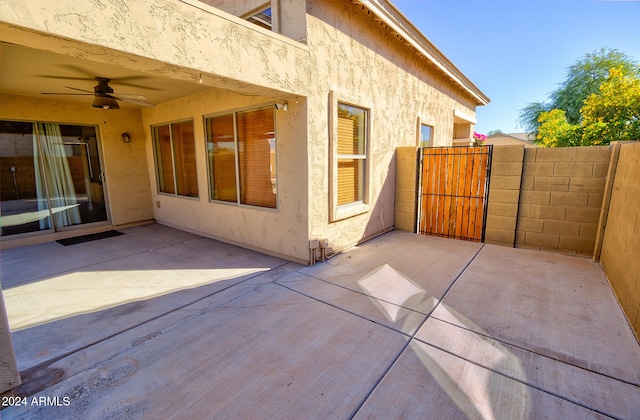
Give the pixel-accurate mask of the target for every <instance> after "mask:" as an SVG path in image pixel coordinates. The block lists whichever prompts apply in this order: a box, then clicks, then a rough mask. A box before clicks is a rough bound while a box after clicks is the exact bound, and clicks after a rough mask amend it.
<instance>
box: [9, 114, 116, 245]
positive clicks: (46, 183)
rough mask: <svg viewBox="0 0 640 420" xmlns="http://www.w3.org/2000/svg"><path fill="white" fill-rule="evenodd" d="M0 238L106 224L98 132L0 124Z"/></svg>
mask: <svg viewBox="0 0 640 420" xmlns="http://www.w3.org/2000/svg"><path fill="white" fill-rule="evenodd" d="M0 186H1V190H0V233H1V235H2V236H7V235H16V234H24V233H31V232H40V231H54V230H61V229H64V228H66V227H70V226H76V225H82V224H86V223H95V222H104V221H106V220H107V210H106V205H105V200H104V191H103V186H102V175H101V171H100V156H99V152H98V142H97V135H96V129H95V127H92V126H79V125H69V124H56V123H32V122H20V121H0Z"/></svg>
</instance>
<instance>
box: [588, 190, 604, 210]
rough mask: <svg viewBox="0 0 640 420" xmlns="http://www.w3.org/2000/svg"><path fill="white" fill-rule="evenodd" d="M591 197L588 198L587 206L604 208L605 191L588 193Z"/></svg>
mask: <svg viewBox="0 0 640 420" xmlns="http://www.w3.org/2000/svg"><path fill="white" fill-rule="evenodd" d="M588 195H589V198H588V199H587V207H593V208H598V209H600V208H602V199H603V198H604V194H603V193H594V192H591V193H589V194H588Z"/></svg>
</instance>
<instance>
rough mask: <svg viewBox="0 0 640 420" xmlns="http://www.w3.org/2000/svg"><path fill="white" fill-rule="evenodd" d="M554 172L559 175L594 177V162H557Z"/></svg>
mask: <svg viewBox="0 0 640 420" xmlns="http://www.w3.org/2000/svg"><path fill="white" fill-rule="evenodd" d="M545 163H546V162H545ZM553 174H554V175H558V176H581V177H592V176H593V162H575V161H574V162H555V163H554V165H553Z"/></svg>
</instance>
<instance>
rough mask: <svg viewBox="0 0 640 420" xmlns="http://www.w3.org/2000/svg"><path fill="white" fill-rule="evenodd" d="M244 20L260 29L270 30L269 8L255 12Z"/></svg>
mask: <svg viewBox="0 0 640 420" xmlns="http://www.w3.org/2000/svg"><path fill="white" fill-rule="evenodd" d="M246 19H247V20H248V21H249V22H251V23H255V24H256V25H258V26H260V27H262V28H265V29H268V30H271V26H272V23H271V6H268V7H265V8H264V9H261V10H259V11H257V12H252V13H251V14H250V15H249V16H248V17H246Z"/></svg>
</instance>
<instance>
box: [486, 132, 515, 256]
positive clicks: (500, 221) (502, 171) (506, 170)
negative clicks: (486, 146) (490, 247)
mask: <svg viewBox="0 0 640 420" xmlns="http://www.w3.org/2000/svg"><path fill="white" fill-rule="evenodd" d="M523 158H524V146H522V145H518V146H494V147H493V153H492V156H491V177H490V180H489V199H488V201H487V224H486V227H485V237H484V241H485V243H488V244H494V245H502V246H509V247H513V246H514V244H515V238H516V224H517V219H518V201H519V199H520V184H521V178H522V165H523Z"/></svg>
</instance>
